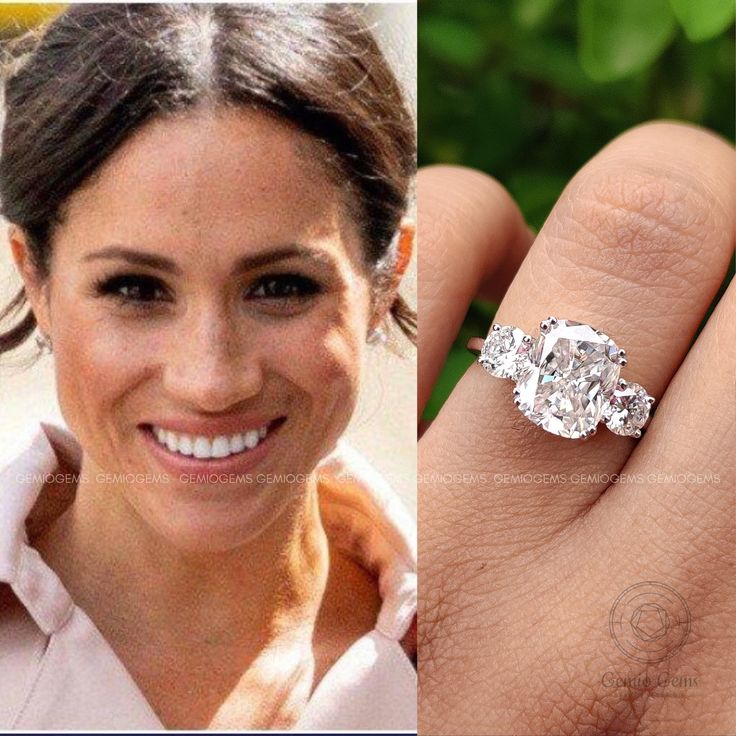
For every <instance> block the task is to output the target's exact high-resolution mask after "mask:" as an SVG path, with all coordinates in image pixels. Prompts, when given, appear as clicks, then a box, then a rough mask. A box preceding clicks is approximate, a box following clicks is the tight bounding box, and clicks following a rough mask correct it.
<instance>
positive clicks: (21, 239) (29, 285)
mask: <svg viewBox="0 0 736 736" xmlns="http://www.w3.org/2000/svg"><path fill="white" fill-rule="evenodd" d="M8 239H9V240H10V251H11V253H12V256H13V261H15V266H16V268H17V269H18V273H19V274H20V277H21V278H22V279H23V286H24V287H25V292H26V297H27V298H28V302H29V303H30V306H31V309H32V310H33V314H34V316H35V317H36V322H37V324H38V327H39V329H40V330H41V332H43V333H44V334H45V335H48V334H49V333H50V331H51V321H50V319H49V304H48V294H47V291H48V290H47V289H46V288H45V285H44V283H43V281H42V279H41V276H40V274H39V273H38V270H37V268H36V265H35V263H34V262H33V258H32V257H31V252H30V248H29V245H28V238H27V236H26V234H25V232H24V231H23V229H22V228H20V227H18V225H10V227H9V228H8Z"/></svg>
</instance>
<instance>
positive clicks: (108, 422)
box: [34, 111, 371, 550]
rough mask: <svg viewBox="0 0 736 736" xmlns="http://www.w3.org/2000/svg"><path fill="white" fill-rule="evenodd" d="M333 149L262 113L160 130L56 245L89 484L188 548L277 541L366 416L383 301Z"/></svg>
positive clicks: (80, 208)
mask: <svg viewBox="0 0 736 736" xmlns="http://www.w3.org/2000/svg"><path fill="white" fill-rule="evenodd" d="M320 150H321V149H320V148H319V146H318V144H317V143H315V142H314V141H313V140H312V139H311V138H309V137H308V136H307V135H306V134H303V133H301V132H298V131H296V130H295V129H294V128H292V127H291V126H289V125H287V124H285V123H282V122H279V121H276V120H274V119H272V118H271V117H268V116H266V115H265V114H263V113H259V112H248V111H228V112H218V113H210V114H206V113H192V114H190V115H189V116H186V117H182V118H180V119H175V120H171V119H170V120H162V121H157V122H154V123H151V124H149V125H148V126H146V127H145V128H143V129H142V130H141V131H140V132H139V133H138V134H137V135H136V136H135V137H134V138H133V139H131V140H130V141H128V142H127V143H126V144H125V145H124V146H123V147H121V149H120V150H119V151H118V152H116V154H115V155H114V156H113V157H112V158H111V159H110V160H109V161H108V162H107V163H106V164H105V165H104V166H103V167H102V169H101V170H100V172H99V174H98V175H97V176H95V177H94V178H93V180H91V181H90V183H89V184H88V185H86V186H85V187H84V188H83V189H81V190H80V191H78V192H77V193H75V195H74V196H73V197H72V198H71V200H70V202H69V207H68V213H67V216H66V217H65V219H64V222H63V224H62V225H61V226H60V227H59V228H58V230H57V233H56V235H55V237H54V251H53V257H52V262H51V277H50V282H49V287H50V288H49V289H48V302H46V304H47V305H48V312H47V316H46V317H45V318H44V321H46V320H48V321H47V322H46V324H48V325H49V327H50V333H51V336H52V338H53V342H54V354H55V359H56V372H57V382H58V392H59V402H60V405H61V409H62V412H63V415H64V417H65V420H66V421H67V423H68V425H69V427H70V429H71V430H72V431H73V432H74V434H75V435H76V436H77V438H78V439H79V441H80V443H81V445H82V447H83V448H84V451H85V460H84V467H83V470H84V471H86V472H87V473H89V474H90V479H91V481H92V482H93V483H95V485H96V486H101V487H102V490H103V491H108V490H109V491H110V492H111V493H116V494H117V496H116V499H117V500H118V501H120V500H122V501H124V502H125V505H126V507H127V508H129V509H130V508H132V509H133V510H134V511H135V512H136V518H138V519H139V520H140V519H142V520H143V521H144V522H145V523H146V524H147V525H148V526H149V527H152V528H154V529H155V530H156V531H157V532H158V533H159V534H163V535H164V536H165V537H166V538H167V539H169V541H172V542H173V543H175V544H177V545H179V546H181V547H184V548H188V549H199V548H201V547H204V548H206V549H220V550H224V549H229V548H232V547H234V546H236V545H237V544H239V543H242V542H244V541H246V540H247V539H249V538H252V537H253V536H254V535H256V534H258V533H259V532H260V531H262V530H263V529H264V528H265V527H266V526H267V525H268V524H269V523H270V522H272V521H273V520H274V519H275V518H277V517H278V516H279V514H280V513H281V512H282V511H283V510H284V509H285V508H286V507H287V505H288V504H289V501H290V500H293V499H294V497H295V495H298V494H299V493H301V492H303V487H304V484H303V483H302V484H299V483H298V482H297V483H294V480H297V481H299V480H300V478H299V477H298V476H299V474H302V475H304V474H308V473H310V472H312V471H313V470H314V468H315V465H316V464H317V462H318V461H319V460H320V458H321V457H323V456H324V455H325V454H326V453H327V452H329V451H330V450H331V449H332V448H333V446H334V443H335V441H336V440H337V439H338V437H339V436H340V435H341V433H342V432H343V430H344V429H345V427H346V425H347V423H348V421H349V419H350V416H351V414H352V412H353V409H354V406H355V402H356V395H357V391H358V385H359V372H360V366H361V363H362V353H363V346H364V344H365V336H366V332H367V329H368V324H369V320H370V317H371V300H370V284H369V278H368V274H367V272H366V270H365V267H364V266H363V265H362V260H361V242H360V238H359V233H358V229H357V227H356V224H355V223H354V222H353V220H352V218H351V216H350V209H349V207H348V206H347V204H346V202H345V199H344V194H342V193H341V191H340V190H339V189H338V188H337V186H336V185H335V184H334V183H333V181H332V179H331V178H330V176H329V174H328V173H327V170H326V168H325V167H324V165H323V163H322V161H323V158H321V156H322V157H323V155H324V154H323V153H322V154H321V153H320ZM34 307H36V308H37V309H39V310H43V309H45V308H46V307H44V306H43V305H41V304H40V303H39V304H38V305H37V306H36V305H34ZM37 313H38V312H37ZM169 432H174V433H175V435H176V437H173V436H172V435H171V434H169ZM156 434H160V437H159V438H158V439H157V438H156V437H155V435H156ZM264 435H265V437H264ZM217 438H219V439H217ZM256 441H257V442H258V443H259V444H257V445H256V444H255V443H256ZM162 442H163V443H168V445H169V446H167V447H164V446H163V444H162ZM253 445H255V447H253ZM213 454H214V455H217V456H220V457H214V458H212V457H210V456H211V455H213ZM197 455H199V456H200V457H196V456H197ZM223 456H224V457H223ZM100 474H102V475H100ZM162 474H165V475H164V476H163V477H162ZM288 474H294V475H296V476H297V477H296V478H294V477H293V476H292V477H288ZM115 476H117V477H115ZM122 476H127V477H125V478H123V480H122V482H120V479H121V477H122ZM165 477H168V482H167V481H166V480H164V478H165ZM301 480H304V478H301Z"/></svg>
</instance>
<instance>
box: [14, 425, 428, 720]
mask: <svg viewBox="0 0 736 736" xmlns="http://www.w3.org/2000/svg"><path fill="white" fill-rule="evenodd" d="M59 451H61V452H63V453H64V455H65V457H66V458H67V459H68V458H71V459H72V462H73V463H76V465H77V468H78V463H79V460H80V459H81V448H80V447H79V445H78V443H77V441H76V439H75V438H74V437H73V435H71V433H70V432H69V431H68V430H67V429H66V428H64V427H61V426H58V425H53V424H48V423H43V424H42V425H41V426H40V427H36V428H35V429H34V432H33V433H32V434H31V435H29V439H28V441H27V442H26V443H24V446H23V450H22V451H21V452H20V454H19V455H18V456H17V457H16V458H15V459H14V460H13V461H12V462H11V463H10V464H9V465H7V466H6V467H5V468H4V469H3V470H2V471H1V472H0V729H28V730H36V729H49V730H51V729H53V730H57V729H69V730H82V729H84V730H90V729H96V730H97V729H98V730H134V729H141V730H164V729H163V725H162V724H161V722H160V721H159V719H158V718H157V716H156V714H155V713H154V712H153V710H152V709H151V707H150V706H149V704H148V703H147V701H146V699H145V698H144V696H143V694H142V693H141V691H140V690H139V688H138V687H137V685H136V684H135V682H134V681H133V679H132V678H131V676H130V675H129V673H128V672H127V670H126V669H125V667H124V666H123V664H122V663H121V662H120V660H119V659H118V658H117V656H116V655H115V653H114V652H113V650H112V648H111V647H110V646H109V644H108V643H107V642H106V641H105V639H104V638H103V637H102V635H101V634H100V632H99V631H98V629H97V628H96V626H95V625H94V624H93V623H92V621H90V619H89V617H88V616H87V615H86V614H85V613H84V611H83V610H82V609H80V608H79V607H78V606H76V605H75V604H74V602H73V601H72V599H71V597H70V595H69V593H68V592H67V591H66V589H65V588H64V586H63V584H62V583H61V581H60V580H59V578H58V577H57V576H56V574H55V573H54V572H53V570H51V569H50V568H49V567H48V565H46V564H45V562H44V561H43V560H42V558H41V557H40V555H39V554H38V553H37V552H36V550H34V549H33V548H32V547H30V546H29V545H28V536H27V532H26V521H27V519H28V517H29V515H30V514H31V512H32V511H33V513H34V515H35V513H36V512H38V511H41V512H42V511H43V505H44V503H46V502H47V501H49V499H46V498H45V494H41V489H42V487H43V476H44V475H46V474H49V473H53V472H55V471H56V469H57V468H58V466H59V458H58V452H59ZM318 471H319V472H320V473H321V474H322V475H323V476H324V475H328V476H331V478H332V479H333V480H334V481H335V482H331V483H327V484H325V490H323V491H322V492H321V496H320V508H321V512H322V519H323V524H324V526H325V530H326V532H327V534H328V536H329V537H330V538H331V539H332V540H333V542H334V543H335V544H337V545H339V546H341V547H342V548H343V549H345V550H347V551H348V552H349V553H350V554H351V555H352V556H353V557H354V558H355V559H356V560H358V561H359V562H360V563H361V564H362V565H364V566H365V567H366V569H368V570H369V571H371V572H372V573H373V574H374V575H375V576H376V578H377V580H378V585H379V590H380V593H381V598H382V606H381V610H380V613H379V616H378V620H377V622H376V627H375V629H374V630H373V631H372V632H370V633H369V634H367V635H366V636H364V637H362V638H361V639H359V640H358V641H357V642H355V643H354V644H353V646H351V647H350V649H348V650H347V651H346V652H345V653H344V654H343V655H342V656H341V657H340V659H338V661H337V662H336V663H335V664H334V665H333V666H332V668H331V669H330V670H329V671H328V672H327V674H326V675H325V677H324V678H323V679H322V681H321V682H320V683H319V684H318V686H317V688H316V690H315V691H314V693H313V695H312V697H311V699H310V701H309V703H308V704H307V706H306V709H305V711H304V713H303V714H302V717H301V719H300V721H299V723H298V724H297V726H296V730H299V731H301V730H330V729H335V730H407V731H415V730H416V673H415V671H414V668H413V666H412V664H411V662H410V661H409V659H408V657H407V656H406V654H405V653H404V650H403V649H402V647H401V644H400V639H401V638H402V637H403V636H404V634H405V633H406V632H407V630H408V629H409V627H410V625H411V623H412V620H413V618H414V616H415V615H416V593H417V582H416V534H415V524H414V522H413V520H412V519H411V517H409V515H408V514H407V513H406V511H405V509H404V507H403V505H402V503H401V501H400V500H399V498H398V497H397V496H396V494H395V493H394V492H393V491H392V489H391V488H390V486H389V485H388V484H387V482H386V481H385V479H384V478H383V477H382V476H381V475H380V474H379V473H377V472H376V470H375V469H374V468H372V467H371V466H370V464H369V463H368V462H367V461H366V460H365V458H363V456H362V455H360V454H359V453H358V452H357V451H356V450H354V449H353V448H352V447H350V446H349V445H348V444H347V443H346V442H344V441H342V442H341V443H339V444H338V446H337V448H336V450H335V451H334V452H333V453H332V454H331V455H329V456H328V457H327V458H325V459H324V460H323V462H322V463H321V464H320V466H319V468H318ZM34 476H35V477H34Z"/></svg>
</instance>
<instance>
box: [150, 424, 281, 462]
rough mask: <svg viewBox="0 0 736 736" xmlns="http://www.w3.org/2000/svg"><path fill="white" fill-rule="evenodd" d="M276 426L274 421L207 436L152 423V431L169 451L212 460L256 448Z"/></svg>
mask: <svg viewBox="0 0 736 736" xmlns="http://www.w3.org/2000/svg"><path fill="white" fill-rule="evenodd" d="M274 428H275V427H274V423H273V422H269V423H267V424H264V425H263V426H261V427H258V428H255V429H249V430H244V431H243V432H239V433H237V434H233V435H229V436H226V435H218V436H216V437H207V436H204V435H191V434H185V433H183V432H174V431H172V430H169V429H166V428H164V427H159V426H157V425H155V424H154V425H151V433H152V434H153V436H154V437H155V439H156V441H157V442H158V443H159V444H160V445H162V446H163V447H165V448H166V449H167V450H169V452H172V453H176V454H178V455H184V456H186V457H195V458H197V459H200V460H211V459H216V458H225V457H230V456H231V455H240V454H243V453H245V452H248V451H249V450H254V449H255V448H256V447H258V445H259V444H260V443H261V442H262V441H263V440H264V439H266V437H268V434H269V432H270V431H271V430H272V429H274Z"/></svg>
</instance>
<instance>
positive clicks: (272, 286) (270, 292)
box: [247, 273, 322, 300]
mask: <svg viewBox="0 0 736 736" xmlns="http://www.w3.org/2000/svg"><path fill="white" fill-rule="evenodd" d="M321 291H322V286H321V285H320V284H319V283H317V282H316V281H315V280H314V279H311V278H309V277H308V276H303V275H302V274H298V273H285V274H269V275H267V276H262V277H261V278H259V279H258V280H257V281H256V282H255V283H254V284H253V286H251V288H250V289H249V290H248V292H247V296H248V297H250V298H255V299H281V300H294V299H303V298H306V297H310V296H313V295H315V294H319V293H320V292H321Z"/></svg>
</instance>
